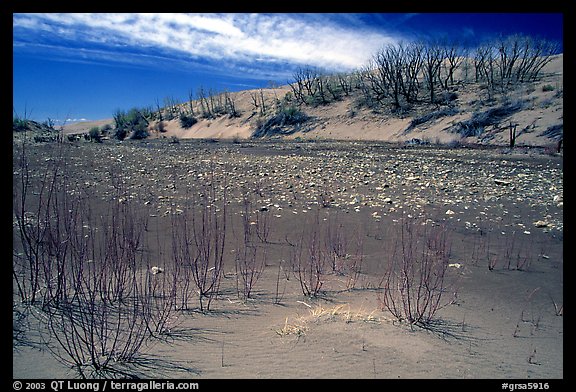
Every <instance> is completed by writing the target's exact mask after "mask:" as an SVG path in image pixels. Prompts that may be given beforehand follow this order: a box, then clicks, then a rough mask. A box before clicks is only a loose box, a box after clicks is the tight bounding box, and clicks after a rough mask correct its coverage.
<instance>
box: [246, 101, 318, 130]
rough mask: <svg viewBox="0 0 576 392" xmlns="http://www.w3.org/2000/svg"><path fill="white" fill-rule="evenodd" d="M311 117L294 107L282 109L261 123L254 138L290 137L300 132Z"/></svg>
mask: <svg viewBox="0 0 576 392" xmlns="http://www.w3.org/2000/svg"><path fill="white" fill-rule="evenodd" d="M309 119H310V117H309V116H308V115H307V114H306V113H304V112H303V111H301V110H300V109H299V108H298V107H296V106H294V105H289V106H284V107H281V108H280V109H279V110H278V111H277V113H276V114H275V115H274V116H272V117H270V118H269V119H268V120H266V121H265V122H264V123H261V124H259V125H258V127H257V128H256V131H254V134H253V135H252V136H253V137H264V136H273V135H277V134H283V135H289V134H292V133H294V132H296V131H298V130H299V129H300V127H301V125H302V124H303V123H305V122H306V121H308V120H309Z"/></svg>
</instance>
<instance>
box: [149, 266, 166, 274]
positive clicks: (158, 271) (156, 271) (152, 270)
mask: <svg viewBox="0 0 576 392" xmlns="http://www.w3.org/2000/svg"><path fill="white" fill-rule="evenodd" d="M162 272H164V269H163V268H160V267H157V266H154V267H152V268H150V273H151V274H152V275H157V274H161V273H162Z"/></svg>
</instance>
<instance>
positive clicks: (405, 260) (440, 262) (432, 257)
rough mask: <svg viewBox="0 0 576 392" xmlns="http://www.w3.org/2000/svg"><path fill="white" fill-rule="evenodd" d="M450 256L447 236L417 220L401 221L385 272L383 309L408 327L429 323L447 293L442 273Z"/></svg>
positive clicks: (436, 228)
mask: <svg viewBox="0 0 576 392" xmlns="http://www.w3.org/2000/svg"><path fill="white" fill-rule="evenodd" d="M449 257H450V244H449V239H448V233H447V231H446V229H445V228H444V227H442V226H439V227H436V226H435V227H432V226H431V225H430V224H429V223H426V222H424V221H420V220H417V219H410V218H405V219H403V220H402V224H401V227H400V229H399V233H398V236H397V238H396V240H395V242H394V248H393V250H392V252H391V257H390V259H389V264H388V268H387V270H386V272H385V275H384V279H383V283H384V287H383V293H382V295H379V296H378V299H379V302H380V304H381V307H382V308H383V309H387V310H388V311H389V312H390V313H392V315H393V316H394V317H396V318H397V319H398V320H399V321H406V322H408V323H410V325H422V326H426V325H428V324H430V323H431V322H432V321H433V320H434V317H435V315H436V313H437V312H438V310H440V309H441V308H442V307H444V306H446V305H448V304H449V303H450V301H446V300H443V296H445V294H446V292H447V291H448V282H447V280H446V271H447V267H448V260H449Z"/></svg>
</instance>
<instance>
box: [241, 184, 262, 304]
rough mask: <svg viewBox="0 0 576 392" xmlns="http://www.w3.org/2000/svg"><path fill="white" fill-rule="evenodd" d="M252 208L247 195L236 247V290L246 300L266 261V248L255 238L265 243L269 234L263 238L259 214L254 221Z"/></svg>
mask: <svg viewBox="0 0 576 392" xmlns="http://www.w3.org/2000/svg"><path fill="white" fill-rule="evenodd" d="M251 206H252V203H251V202H250V200H249V199H248V197H247V195H245V197H244V211H243V214H242V228H243V230H242V233H241V234H240V238H239V239H238V245H237V246H236V257H235V264H234V265H235V271H236V288H237V291H238V295H239V296H240V297H242V298H243V299H244V300H247V299H248V298H250V296H251V294H252V291H253V289H254V286H255V284H256V282H257V281H258V279H259V278H260V275H261V274H262V271H263V270H264V265H265V260H266V248H265V247H259V246H258V245H257V244H256V241H255V237H258V238H260V239H261V241H262V242H265V241H264V239H262V238H266V237H267V234H266V237H262V234H261V231H262V229H259V228H258V227H259V221H258V219H259V217H260V214H259V213H256V214H255V215H256V221H253V220H252V219H253V215H254V214H253V212H252V208H251ZM252 226H255V228H254V229H253V227H252ZM266 227H268V226H266ZM266 233H267V232H266Z"/></svg>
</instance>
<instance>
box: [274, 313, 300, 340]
mask: <svg viewBox="0 0 576 392" xmlns="http://www.w3.org/2000/svg"><path fill="white" fill-rule="evenodd" d="M305 323H306V322H305V321H304V320H302V318H301V317H300V318H299V319H297V320H296V323H295V324H288V317H286V321H285V323H284V327H282V328H280V329H277V330H276V333H277V334H278V335H280V336H282V337H284V336H288V335H296V336H298V337H300V336H303V335H305V334H306V331H307V330H308V327H307V326H306V324H305Z"/></svg>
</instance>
